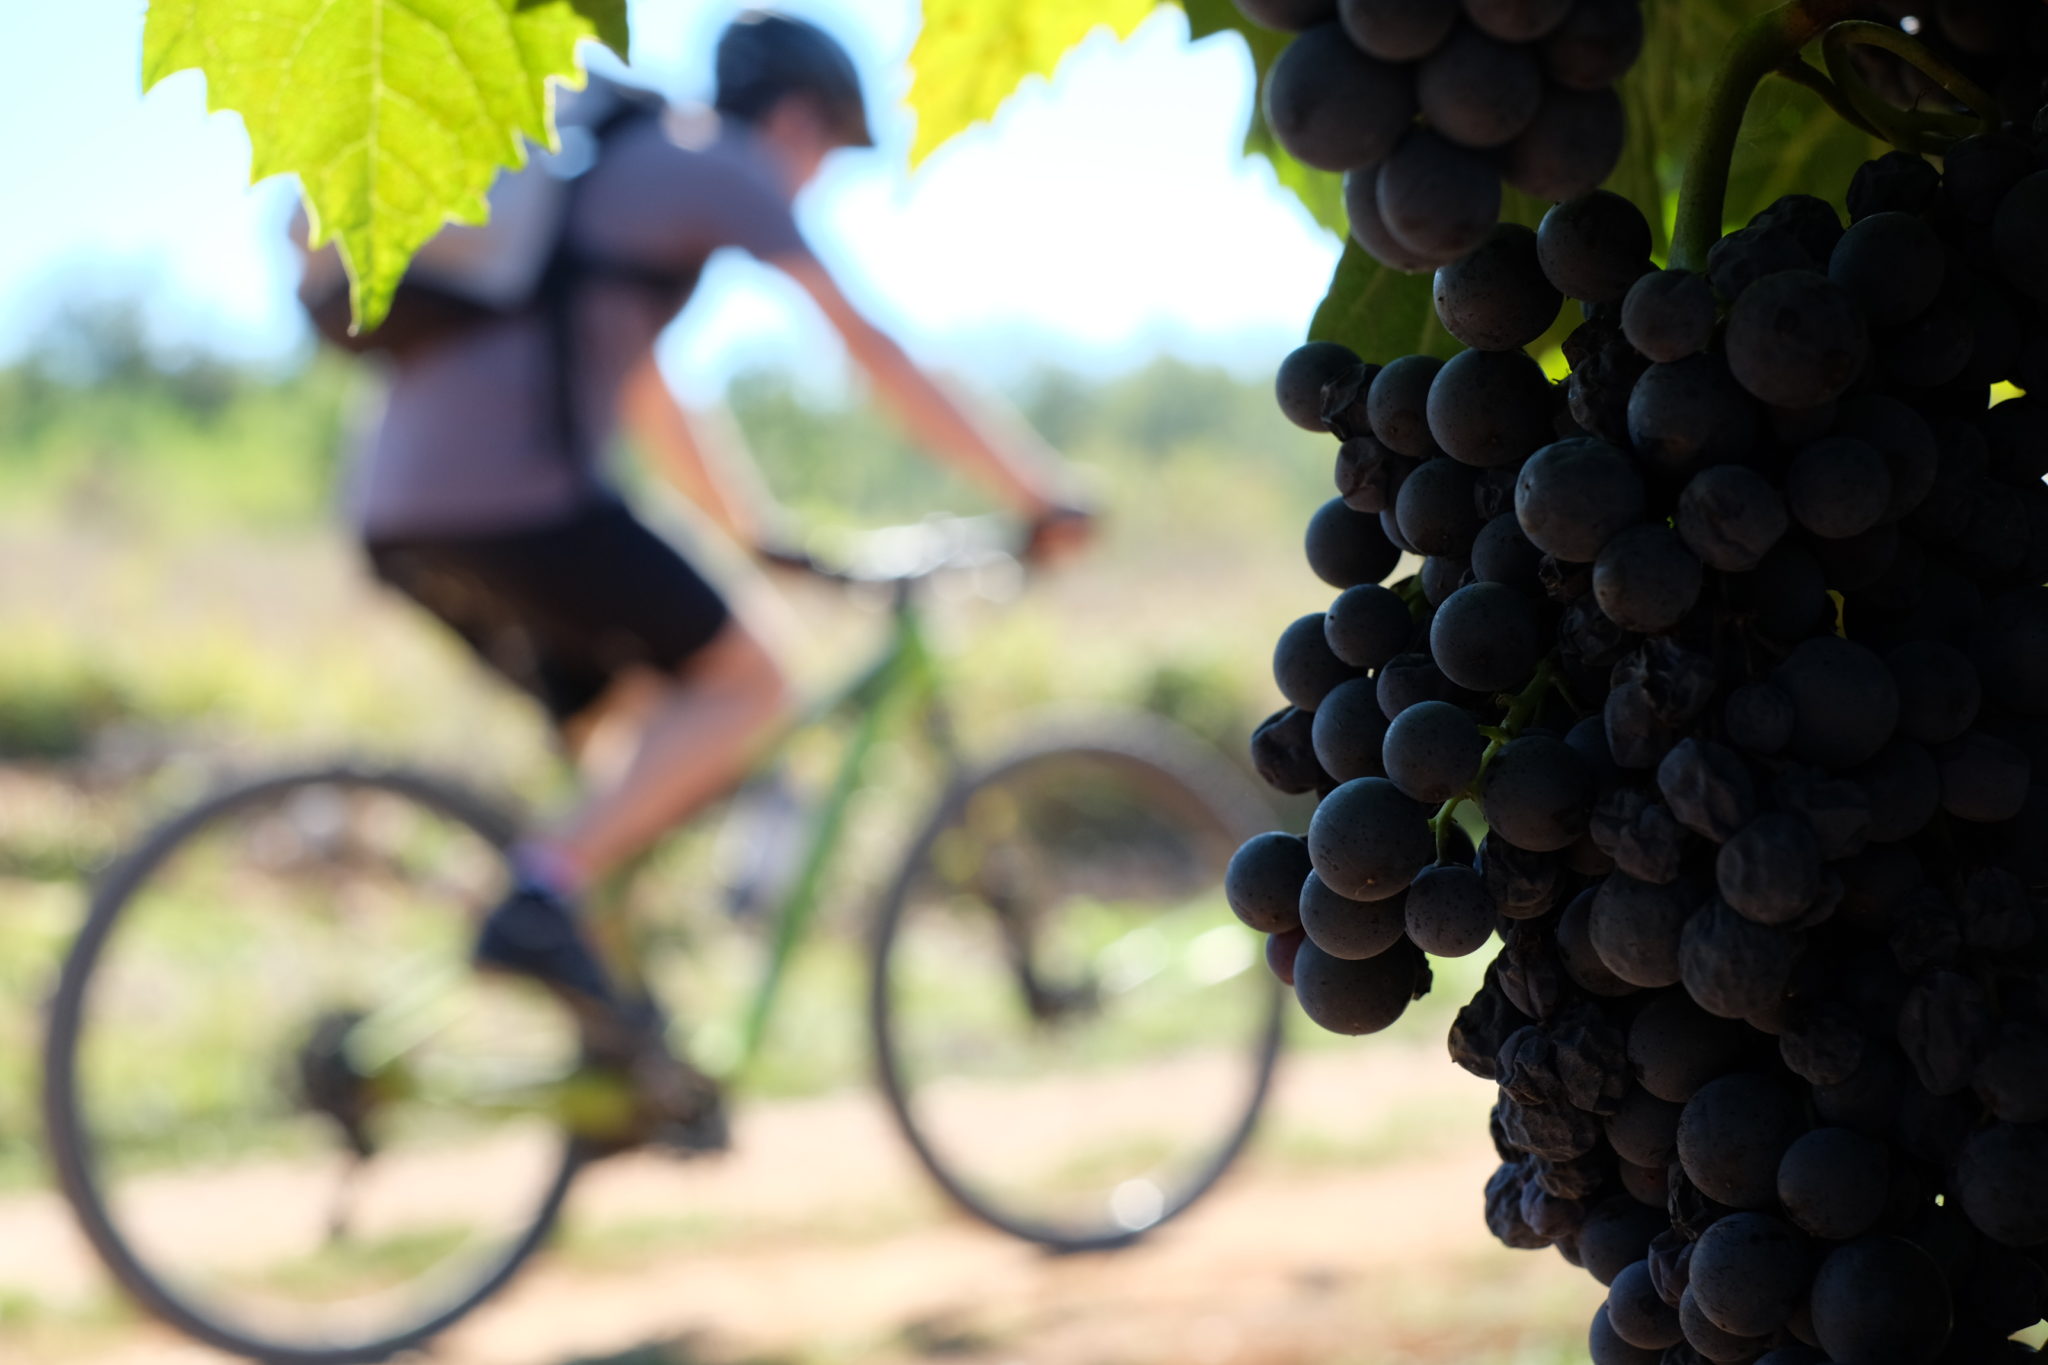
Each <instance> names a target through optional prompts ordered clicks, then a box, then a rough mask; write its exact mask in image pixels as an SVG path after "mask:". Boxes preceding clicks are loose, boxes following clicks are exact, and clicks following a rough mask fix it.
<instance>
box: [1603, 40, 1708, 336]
mask: <svg viewBox="0 0 2048 1365" xmlns="http://www.w3.org/2000/svg"><path fill="white" fill-rule="evenodd" d="M1633 7H1634V6H1633V5H1632V4H1631V5H1630V8H1633ZM1717 320H1718V311H1717V310H1716V308H1715V307H1714V290H1713V287H1712V286H1711V285H1709V284H1708V283H1707V280H1706V277H1705V276H1703V275H1695V274H1693V273H1692V272H1691V271H1688V270H1658V271H1653V272H1651V273H1649V274H1643V275H1639V276H1638V277H1637V278H1636V280H1635V281H1634V282H1633V283H1632V284H1630V285H1629V287H1628V293H1627V295H1626V296H1625V297H1624V298H1623V299H1622V304H1621V330H1622V333H1623V335H1625V336H1626V337H1627V338H1628V343H1629V345H1631V346H1633V347H1635V348H1636V349H1637V350H1638V351H1640V352H1642V353H1643V355H1645V356H1646V357H1648V358H1649V359H1650V360H1652V361H1656V362H1660V363H1663V364H1670V363H1672V362H1674V361H1679V360H1683V359H1685V358H1686V357H1687V356H1690V355H1698V354H1699V353H1700V352H1701V351H1704V350H1706V349H1707V343H1709V342H1710V341H1712V340H1713V339H1714V324H1715V322H1716V321H1717Z"/></svg>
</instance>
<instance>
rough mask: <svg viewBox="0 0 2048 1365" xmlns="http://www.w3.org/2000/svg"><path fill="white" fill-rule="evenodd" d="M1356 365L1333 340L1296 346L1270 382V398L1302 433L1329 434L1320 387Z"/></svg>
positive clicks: (1349, 353) (1355, 359)
mask: <svg viewBox="0 0 2048 1365" xmlns="http://www.w3.org/2000/svg"><path fill="white" fill-rule="evenodd" d="M1359 364H1360V362H1359V359H1358V356H1357V354H1356V353H1355V352H1353V351H1352V350H1351V348H1350V347H1348V346H1340V345H1338V344H1337V343H1336V342H1334V341H1311V342H1309V343H1308V344H1307V345H1305V346H1297V347H1295V348H1294V349H1293V350H1292V351H1290V352H1288V354H1287V358H1286V359H1285V360H1283V361H1281V362H1280V372H1279V375H1278V377H1277V378H1275V379H1274V381H1273V396H1274V398H1275V399H1276V400H1277V401H1278V402H1279V404H1280V411H1281V413H1282V414H1283V415H1284V416H1285V417H1286V418H1287V420H1288V421H1290V422H1292V423H1294V425H1296V426H1298V427H1300V428H1302V429H1303V430H1304V431H1316V432H1324V431H1328V430H1329V428H1328V427H1327V426H1325V425H1324V424H1323V388H1324V386H1326V385H1327V384H1329V383H1330V382H1331V381H1332V380H1335V379H1337V378H1339V377H1341V376H1343V375H1346V374H1349V373H1350V372H1352V371H1353V370H1356V369H1358V368H1359Z"/></svg>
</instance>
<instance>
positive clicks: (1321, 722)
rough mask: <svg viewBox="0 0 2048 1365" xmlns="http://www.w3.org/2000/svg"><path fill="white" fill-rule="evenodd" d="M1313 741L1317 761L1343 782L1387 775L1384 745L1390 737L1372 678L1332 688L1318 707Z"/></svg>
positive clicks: (1333, 776)
mask: <svg viewBox="0 0 2048 1365" xmlns="http://www.w3.org/2000/svg"><path fill="white" fill-rule="evenodd" d="M1315 715H1316V718H1315V723H1314V724H1313V725H1312V726H1311V727H1310V729H1309V742H1310V743H1311V744H1313V745H1314V746H1315V751H1316V762H1317V763H1318V764H1320V765H1321V767H1322V769H1323V771H1324V772H1325V773H1327V774H1329V775H1330V776H1331V777H1332V778H1334V779H1336V780H1337V781H1339V782H1349V781H1351V780H1352V779H1353V778H1357V777H1385V776H1386V775H1387V774H1386V765H1385V762H1384V761H1383V759H1382V758H1381V754H1380V748H1381V745H1382V744H1383V743H1384V742H1385V740H1386V735H1387V717H1386V713H1385V712H1384V711H1381V710H1380V700H1379V693H1378V690H1377V688H1376V687H1375V685H1374V683H1373V680H1372V679H1370V678H1353V679H1351V680H1350V681H1349V682H1342V683H1339V684H1337V686H1335V687H1334V688H1332V689H1330V693H1329V695H1328V696H1326V697H1324V698H1323V701H1322V704H1321V705H1319V706H1318V707H1316V713H1315Z"/></svg>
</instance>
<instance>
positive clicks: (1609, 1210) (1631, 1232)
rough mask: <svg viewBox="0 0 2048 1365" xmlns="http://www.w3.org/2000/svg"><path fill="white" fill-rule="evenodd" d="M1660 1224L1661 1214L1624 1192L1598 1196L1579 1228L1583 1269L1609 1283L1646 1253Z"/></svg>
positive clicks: (1595, 1277) (1597, 1278) (1663, 1224)
mask: <svg viewBox="0 0 2048 1365" xmlns="http://www.w3.org/2000/svg"><path fill="white" fill-rule="evenodd" d="M1596 1141H1597V1139H1596ZM1664 1227H1665V1219H1664V1217H1663V1215H1662V1214H1660V1213H1657V1212H1655V1211H1653V1210H1650V1209H1646V1208H1644V1207H1643V1206H1642V1205H1641V1204H1638V1203H1637V1202H1636V1201H1635V1200H1633V1199H1630V1198H1628V1197H1627V1196H1626V1195H1619V1196H1615V1197H1613V1198H1610V1199H1603V1200H1601V1201H1600V1202H1599V1203H1597V1204H1595V1205H1594V1206H1593V1207H1592V1208H1590V1209H1588V1210H1587V1211H1586V1222H1585V1225H1584V1226H1583V1227H1581V1228H1580V1229H1579V1256H1580V1259H1581V1260H1583V1261H1584V1262H1585V1269H1586V1273H1587V1274H1589V1275H1591V1276H1592V1277H1593V1278H1594V1279H1596V1280H1598V1281H1599V1282H1600V1283H1601V1284H1604V1285H1611V1284H1613V1283H1614V1282H1615V1281H1616V1280H1617V1279H1619V1278H1620V1277H1621V1272H1622V1271H1624V1270H1627V1269H1628V1268H1629V1267H1630V1266H1632V1265H1634V1264H1635V1263H1636V1262H1637V1261H1640V1260H1642V1259H1643V1258H1644V1256H1646V1255H1647V1254H1648V1253H1649V1250H1650V1241H1651V1239H1652V1238H1654V1237H1656V1236H1657V1234H1658V1233H1660V1232H1662V1231H1663V1230H1664Z"/></svg>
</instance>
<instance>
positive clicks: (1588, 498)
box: [1515, 439, 1647, 564]
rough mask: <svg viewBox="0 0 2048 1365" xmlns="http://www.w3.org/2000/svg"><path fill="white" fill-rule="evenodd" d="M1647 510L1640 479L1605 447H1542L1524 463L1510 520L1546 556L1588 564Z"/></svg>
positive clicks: (1584, 442)
mask: <svg viewBox="0 0 2048 1365" xmlns="http://www.w3.org/2000/svg"><path fill="white" fill-rule="evenodd" d="M1646 505H1647V494H1646V492H1645V490H1644V487H1643V480H1642V476H1641V475H1640V474H1638V473H1637V472H1636V470H1635V466H1634V464H1633V463H1632V462H1631V461H1630V460H1629V457H1628V456H1627V455H1626V454H1625V453H1623V452H1622V451H1620V450H1618V449H1616V448H1615V447H1613V446H1611V445H1609V444H1607V443H1606V442H1605V441H1597V440H1591V439H1578V440H1570V441H1558V442H1555V443H1554V444H1551V445H1547V446H1545V447H1543V448H1542V449H1541V450H1539V451H1537V452H1536V453H1535V454H1534V455H1532V456H1531V457H1530V458H1529V462H1528V463H1527V464H1525V465H1523V466H1522V472H1521V474H1520V476H1519V477H1518V478H1517V480H1516V482H1515V518H1516V520H1517V521H1518V522H1519V523H1520V524H1521V527H1522V533H1523V534H1524V535H1526V536H1528V538H1529V541H1530V543H1531V544H1533V545H1535V546H1536V548H1537V549H1539V550H1541V551H1543V552H1544V553H1545V554H1548V555H1554V556H1556V557H1557V558H1559V559H1562V560H1568V561H1570V562H1572V563H1576V564H1590V563H1592V562H1594V561H1595V560H1596V559H1598V558H1599V556H1600V551H1601V549H1602V547H1604V546H1605V545H1606V544H1607V542H1608V541H1609V540H1610V539H1612V538H1613V537H1614V535H1615V534H1616V533H1617V532H1619V531H1622V530H1623V529H1625V528H1627V527H1629V526H1633V525H1634V524H1635V523H1636V522H1638V521H1640V520H1641V519H1642V516H1643V512H1644V509H1645V507H1646Z"/></svg>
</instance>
